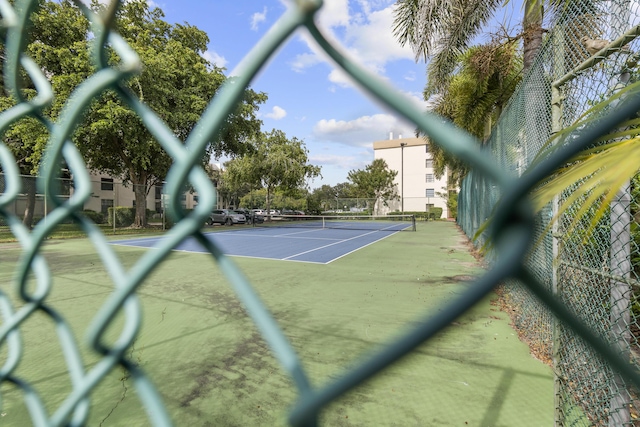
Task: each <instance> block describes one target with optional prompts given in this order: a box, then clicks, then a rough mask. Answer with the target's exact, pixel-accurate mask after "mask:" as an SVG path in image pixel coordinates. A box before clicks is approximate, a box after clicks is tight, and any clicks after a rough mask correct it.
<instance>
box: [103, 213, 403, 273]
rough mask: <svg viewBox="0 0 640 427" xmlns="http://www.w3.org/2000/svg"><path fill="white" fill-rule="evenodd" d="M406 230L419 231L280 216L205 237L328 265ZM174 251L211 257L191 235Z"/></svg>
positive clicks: (231, 250)
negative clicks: (261, 222)
mask: <svg viewBox="0 0 640 427" xmlns="http://www.w3.org/2000/svg"><path fill="white" fill-rule="evenodd" d="M407 230H411V231H413V230H415V219H414V218H413V217H411V216H405V215H394V216H385V217H383V218H378V217H374V216H364V217H356V218H335V217H329V216H310V215H305V216H293V217H288V216H279V217H277V218H275V219H274V220H273V221H271V222H267V223H264V224H259V225H258V226H256V227H242V226H235V227H225V228H224V231H212V232H209V233H207V234H206V236H207V238H209V239H210V240H211V241H213V242H214V243H215V244H216V245H218V247H220V248H221V250H222V251H223V252H224V253H225V254H227V255H231V256H238V257H249V258H264V259H277V260H284V261H298V262H310V263H318V264H329V263H330V262H333V261H335V260H337V259H340V258H342V257H344V256H346V255H348V254H350V253H352V252H354V251H357V250H359V249H362V248H364V247H366V246H368V245H371V244H373V243H375V242H378V241H380V240H382V239H386V238H388V237H389V236H392V235H394V234H395V233H399V232H402V231H407ZM161 241H162V237H146V238H136V239H128V240H117V241H113V242H111V243H112V244H114V245H123V246H134V247H142V248H152V247H154V246H156V245H158V244H159V243H160V242H161ZM175 250H177V251H183V252H200V253H208V251H207V250H206V249H205V248H203V247H202V245H200V243H198V242H197V241H196V240H195V239H194V238H193V237H189V238H188V239H187V240H185V241H183V242H182V243H181V244H180V245H178V246H177V247H176V248H175Z"/></svg>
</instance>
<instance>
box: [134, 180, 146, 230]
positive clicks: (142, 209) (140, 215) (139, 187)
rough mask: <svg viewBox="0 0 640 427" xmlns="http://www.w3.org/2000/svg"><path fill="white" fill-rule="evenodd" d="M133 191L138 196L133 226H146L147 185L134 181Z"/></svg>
mask: <svg viewBox="0 0 640 427" xmlns="http://www.w3.org/2000/svg"><path fill="white" fill-rule="evenodd" d="M133 193H134V194H135V197H136V215H135V219H134V221H133V226H134V227H136V228H144V227H146V226H147V186H146V185H145V184H137V183H133Z"/></svg>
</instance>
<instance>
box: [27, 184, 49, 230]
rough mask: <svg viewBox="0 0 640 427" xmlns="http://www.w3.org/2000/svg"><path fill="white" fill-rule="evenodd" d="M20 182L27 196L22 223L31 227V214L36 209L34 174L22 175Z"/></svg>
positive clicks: (32, 214)
mask: <svg viewBox="0 0 640 427" xmlns="http://www.w3.org/2000/svg"><path fill="white" fill-rule="evenodd" d="M22 182H23V184H24V185H23V187H24V191H25V195H26V197H27V200H26V202H27V203H26V206H25V208H24V217H23V218H22V225H24V226H25V227H27V228H28V229H31V228H32V227H33V216H34V213H35V210H36V178H35V177H34V176H28V177H23V180H22ZM45 197H46V195H45Z"/></svg>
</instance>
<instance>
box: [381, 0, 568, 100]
mask: <svg viewBox="0 0 640 427" xmlns="http://www.w3.org/2000/svg"><path fill="white" fill-rule="evenodd" d="M547 3H549V4H550V5H553V6H557V5H558V4H560V3H562V1H561V0H548V2H547ZM503 5H504V0H502V1H501V0H448V1H445V0H440V1H438V0H398V1H397V3H396V8H395V11H394V13H395V18H394V27H393V32H394V35H395V36H396V37H397V38H398V41H399V42H400V44H402V45H403V46H404V45H405V44H407V43H408V44H409V45H410V46H411V48H412V49H413V51H414V53H415V57H416V61H418V60H420V59H424V60H427V59H430V62H429V65H428V68H427V75H428V83H427V87H426V89H425V97H429V96H431V95H433V94H434V93H439V92H441V91H442V90H443V89H444V88H446V86H447V84H448V81H449V79H450V77H451V75H452V73H453V72H454V70H455V66H456V63H457V60H458V57H459V56H460V55H461V54H462V53H463V52H464V51H466V50H467V48H468V47H469V44H470V42H471V41H472V40H473V38H474V37H475V36H477V35H478V34H479V33H480V32H481V31H482V30H483V28H484V27H485V25H486V24H487V23H488V21H489V19H490V18H491V17H492V16H493V14H494V12H495V11H496V10H497V9H498V8H499V7H501V6H503ZM543 17H544V14H543V0H526V1H525V4H524V16H523V20H522V28H523V31H522V33H521V34H520V35H519V36H518V38H520V37H521V38H522V39H523V55H524V62H523V65H524V71H525V72H526V71H527V70H528V69H529V68H530V67H531V64H532V63H533V59H534V58H535V56H536V54H537V53H538V51H539V50H540V47H541V45H542V35H543V33H544V29H543V28H542V20H543Z"/></svg>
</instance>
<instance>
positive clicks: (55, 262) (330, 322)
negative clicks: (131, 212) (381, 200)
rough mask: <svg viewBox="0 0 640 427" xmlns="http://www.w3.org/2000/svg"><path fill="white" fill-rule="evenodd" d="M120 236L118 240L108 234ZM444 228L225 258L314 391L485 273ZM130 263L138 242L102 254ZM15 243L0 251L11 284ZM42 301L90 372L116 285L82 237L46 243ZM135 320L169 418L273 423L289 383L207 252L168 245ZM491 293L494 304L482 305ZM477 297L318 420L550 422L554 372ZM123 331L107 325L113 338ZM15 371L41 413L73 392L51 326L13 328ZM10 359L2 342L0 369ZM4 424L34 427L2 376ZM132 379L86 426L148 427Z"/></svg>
mask: <svg viewBox="0 0 640 427" xmlns="http://www.w3.org/2000/svg"><path fill="white" fill-rule="evenodd" d="M119 238H121V236H119ZM466 242H467V240H466V237H464V235H463V234H462V233H461V232H460V231H459V230H458V228H457V227H456V225H455V224H453V223H450V222H428V223H423V222H421V223H418V229H417V232H415V233H414V232H401V233H397V234H396V235H393V236H391V237H389V238H387V239H384V240H382V241H380V242H377V243H375V244H373V245H370V246H367V247H365V248H362V249H360V250H358V251H356V252H354V253H352V254H350V255H347V256H345V257H343V258H341V259H339V260H337V261H335V262H333V263H331V264H328V265H320V264H306V263H294V262H286V261H274V260H260V259H247V258H235V261H236V262H237V263H238V264H239V265H240V267H241V268H242V269H243V271H244V272H245V274H246V275H247V276H248V277H249V279H250V281H251V283H252V284H253V285H254V286H255V288H256V289H257V291H258V293H259V294H260V296H261V297H262V298H263V300H264V302H265V303H266V305H267V306H268V307H269V308H270V310H271V312H272V313H273V315H274V317H275V318H276V319H277V320H278V322H279V324H280V325H281V327H282V329H283V330H284V332H285V334H286V336H287V337H288V338H289V340H290V341H291V343H292V345H293V347H294V348H295V349H296V351H297V352H298V354H299V357H300V359H301V360H302V361H303V365H304V367H305V369H306V371H307V373H308V375H309V376H310V378H311V380H312V382H313V384H316V385H320V384H324V383H326V382H327V381H329V380H331V379H334V378H336V377H337V376H339V375H340V374H341V373H342V372H344V370H346V369H348V368H349V367H350V366H353V365H354V364H355V363H356V362H357V360H358V358H359V357H361V356H363V355H365V354H367V353H368V352H370V351H373V350H374V349H376V348H377V347H378V346H380V345H382V344H384V343H385V342H386V341H387V340H389V339H391V338H392V337H394V335H395V334H397V333H398V331H400V330H402V328H403V327H405V326H407V325H411V323H412V322H414V321H416V320H417V319H418V318H419V317H421V316H422V315H424V314H425V313H428V312H432V313H433V312H437V311H438V310H441V309H442V306H443V304H444V303H446V302H447V301H450V300H451V299H453V298H455V297H456V296H457V295H458V294H459V293H460V292H462V291H463V290H464V289H465V288H466V287H468V286H472V282H470V280H469V279H470V278H471V276H474V275H478V274H481V273H482V271H483V270H482V268H481V267H480V266H479V264H478V263H477V261H476V260H475V259H474V258H473V256H472V255H471V254H470V253H469V251H468V247H467V244H466ZM113 249H114V250H115V251H116V252H117V253H118V254H119V256H120V258H121V260H122V262H123V263H124V264H125V265H127V266H129V267H130V266H132V265H133V264H134V263H135V261H136V260H137V259H138V258H139V256H140V255H141V254H142V253H143V252H144V250H145V249H139V248H131V247H113ZM19 253H20V252H19V248H18V245H17V244H5V245H0V286H2V288H1V289H2V290H4V291H5V292H13V290H11V291H9V289H8V284H9V283H10V280H11V277H12V275H13V271H14V268H15V265H16V262H17V258H18V255H19ZM42 253H43V255H44V256H45V257H46V259H47V261H48V263H49V266H50V268H51V270H52V276H53V280H54V286H53V292H52V293H51V295H50V296H49V298H48V299H47V301H48V302H49V303H50V304H51V306H53V307H54V308H55V309H56V310H58V311H59V312H60V313H61V314H63V315H64V316H65V317H66V319H67V320H68V321H69V322H70V323H71V324H72V325H73V327H74V330H75V331H76V334H77V337H78V339H79V341H80V342H81V343H82V347H83V354H84V360H85V361H86V366H87V369H90V368H91V367H92V366H93V365H94V364H95V363H96V361H97V360H99V359H98V357H97V356H95V355H94V354H91V353H90V352H89V351H88V350H86V346H85V342H84V336H85V332H86V327H87V325H88V324H89V322H90V320H91V319H92V316H93V315H95V313H96V311H97V309H98V308H99V307H100V306H101V305H102V304H103V303H104V301H105V300H106V298H107V296H108V295H109V294H110V292H111V291H112V289H113V285H112V283H111V282H110V279H109V276H108V275H107V273H106V271H105V270H104V267H102V266H101V263H100V261H99V258H98V256H97V255H96V253H95V250H94V249H93V247H92V245H91V243H90V241H89V240H87V239H75V240H66V241H49V242H47V243H46V244H45V248H44V250H43V251H42ZM138 295H139V296H140V299H141V301H142V304H143V307H144V322H143V326H142V329H141V331H140V334H139V338H138V339H137V341H136V342H135V346H134V348H132V349H131V351H130V356H131V357H132V359H134V360H135V361H136V362H137V363H139V364H140V365H141V366H142V367H143V368H144V369H145V370H146V371H147V372H148V373H149V374H150V376H151V378H152V379H153V381H154V383H155V385H156V386H157V388H158V390H159V391H160V394H161V395H162V397H163V399H164V401H165V403H166V405H167V407H168V411H169V413H170V414H171V416H172V418H173V422H174V423H175V424H176V425H182V426H272V425H285V424H286V413H287V409H288V408H289V406H290V405H291V404H292V402H293V401H294V399H295V398H296V390H295V388H294V387H293V384H292V382H291V381H290V380H289V378H288V377H287V376H286V375H284V374H283V373H282V371H281V370H280V368H279V366H278V364H277V362H276V361H275V359H274V358H273V357H272V355H271V353H270V351H269V349H268V348H267V347H266V345H265V344H264V342H263V340H262V338H261V337H260V334H259V333H258V332H257V330H256V328H255V327H254V325H253V324H252V322H251V321H250V320H249V318H248V317H247V315H246V313H245V311H244V309H243V308H242V306H241V305H240V303H239V302H238V301H237V299H236V298H235V296H234V294H233V292H232V291H231V288H230V286H229V285H228V283H227V282H226V281H225V280H224V279H223V278H222V276H221V274H220V271H219V269H218V268H217V266H216V264H215V262H214V261H213V259H212V258H211V257H210V256H209V255H205V254H195V253H184V252H176V253H173V254H172V255H171V256H170V257H169V259H168V260H166V261H165V262H164V263H163V264H162V265H160V266H159V267H158V268H157V269H156V271H155V273H154V274H153V275H152V276H150V277H149V278H148V279H147V280H146V282H145V284H144V285H143V286H142V287H141V288H140V290H139V292H138ZM492 299H495V298H492ZM492 299H486V300H485V301H483V302H482V303H480V304H478V305H477V306H476V307H475V308H474V309H473V310H472V311H471V312H468V313H467V314H465V315H464V316H463V317H461V318H459V319H458V320H457V321H456V322H455V323H454V324H452V325H451V326H450V327H449V328H448V329H447V330H446V331H445V332H443V333H441V334H440V335H438V336H437V337H436V338H434V339H433V340H432V341H430V342H428V343H427V344H425V345H423V346H422V347H420V348H419V349H418V350H417V351H415V352H414V353H412V354H411V355H410V356H408V357H406V358H405V359H404V360H403V361H401V362H400V363H399V364H397V365H394V366H392V367H391V368H389V369H387V370H386V371H383V372H382V373H381V374H380V375H378V376H376V377H374V378H373V379H372V380H371V381H369V382H368V383H366V384H365V385H363V386H361V387H359V388H357V389H355V390H354V391H352V392H350V393H348V394H346V395H345V396H343V397H342V398H341V399H339V400H338V401H336V402H334V403H333V404H331V405H330V406H328V407H327V408H325V410H324V411H323V413H322V418H321V424H322V425H327V426H467V425H469V426H493V427H496V426H515V425H517V426H550V425H553V414H554V411H553V406H554V402H553V376H552V372H551V369H550V368H549V367H548V366H546V365H544V364H543V363H541V362H539V361H538V360H536V359H534V358H533V357H532V356H530V354H529V352H528V349H527V347H526V345H525V344H523V343H522V342H520V341H519V340H518V338H517V335H516V333H515V332H514V330H513V329H512V328H511V327H510V326H509V319H508V316H507V315H506V314H505V313H503V312H501V311H499V309H498V308H497V306H496V305H494V304H493V303H492ZM120 327H121V324H114V325H112V330H113V331H112V332H113V333H112V335H113V336H114V337H115V336H116V335H117V334H118V333H119V331H120V329H119V328H120ZM21 332H22V338H23V341H24V355H23V358H22V361H21V364H20V366H19V368H18V371H17V375H18V376H20V377H22V378H24V379H26V380H28V381H30V382H31V383H32V385H33V386H34V387H35V388H36V390H38V392H39V393H40V395H41V396H42V398H43V399H44V400H45V401H46V402H47V404H48V406H49V410H50V411H53V410H54V409H55V408H57V406H58V405H59V404H60V402H61V401H62V400H63V399H64V398H65V396H66V394H67V393H68V392H69V391H70V390H71V385H70V380H69V377H68V374H67V372H66V369H65V365H64V361H63V358H62V354H61V352H60V350H59V346H60V344H59V342H58V340H57V336H56V332H55V329H54V326H53V323H51V321H50V320H48V318H46V317H45V316H43V315H36V316H32V318H30V319H29V320H28V321H27V322H26V323H25V324H23V326H22V327H21ZM6 356H7V350H6V345H5V346H3V347H2V348H1V349H0V360H4V359H5V358H6ZM1 391H2V400H1V404H2V410H1V412H2V413H1V414H0V425H2V426H24V425H29V424H30V419H29V417H28V412H27V410H26V407H25V404H24V401H23V396H22V395H21V394H20V393H19V392H18V391H17V389H15V388H13V387H12V386H10V385H8V384H7V383H3V385H2V389H1ZM149 424H150V422H149V421H148V419H147V418H146V413H145V411H144V410H143V408H142V407H141V404H140V401H139V400H138V398H137V395H136V393H135V389H134V387H133V384H132V383H131V380H130V379H128V378H126V377H125V376H123V373H122V371H121V370H116V371H114V372H112V373H111V374H110V375H109V376H107V377H106V378H105V379H104V380H103V381H102V383H101V384H100V386H99V387H98V388H97V389H96V390H95V392H94V394H93V395H92V407H91V415H90V422H89V425H91V426H99V425H102V426H139V425H140V426H142V425H149Z"/></svg>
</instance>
